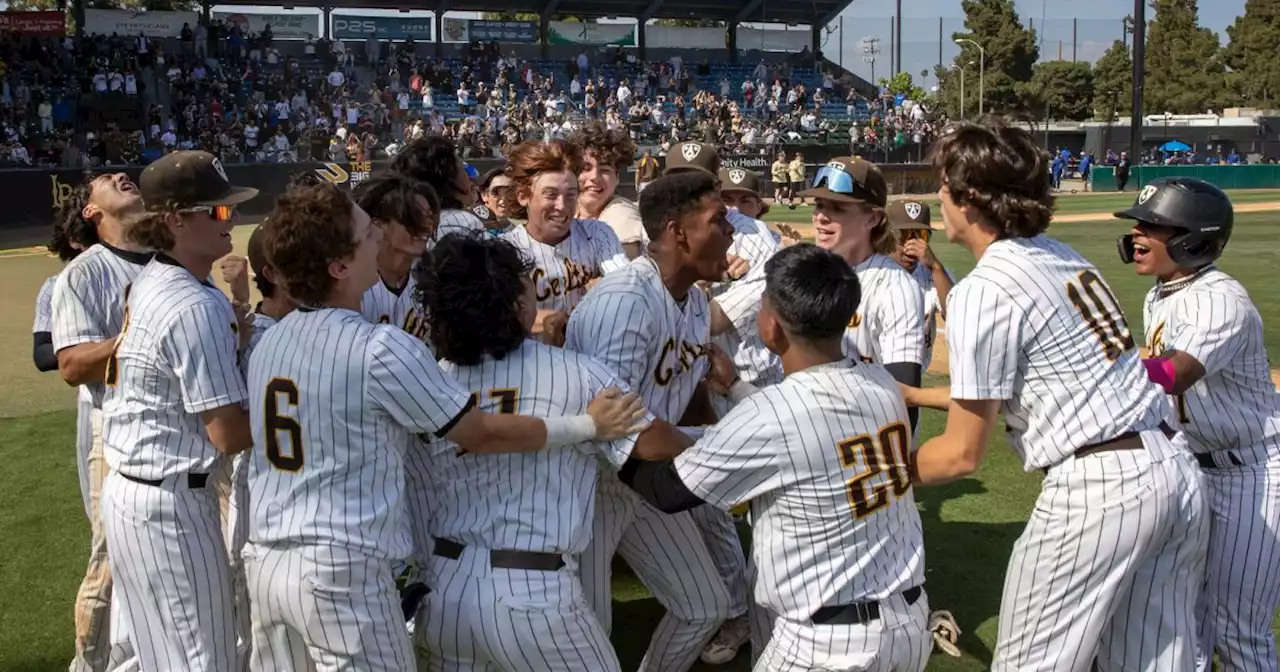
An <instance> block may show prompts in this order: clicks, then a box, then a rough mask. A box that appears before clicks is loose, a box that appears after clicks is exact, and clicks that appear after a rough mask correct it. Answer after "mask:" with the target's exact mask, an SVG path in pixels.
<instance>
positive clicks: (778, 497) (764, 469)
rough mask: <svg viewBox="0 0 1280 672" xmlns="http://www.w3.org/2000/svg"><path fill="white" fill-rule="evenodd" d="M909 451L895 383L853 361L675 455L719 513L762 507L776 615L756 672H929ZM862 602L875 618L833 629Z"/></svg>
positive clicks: (764, 560)
mask: <svg viewBox="0 0 1280 672" xmlns="http://www.w3.org/2000/svg"><path fill="white" fill-rule="evenodd" d="M911 451H912V445H911V433H910V431H909V429H908V417H907V408H906V406H905V405H904V404H903V401H902V395H901V394H900V393H899V392H898V387H897V382H896V381H895V380H894V379H893V377H892V376H890V375H889V373H888V372H887V371H885V370H884V369H883V368H882V367H880V366H879V365H876V364H859V363H857V362H854V361H852V360H845V361H842V362H835V363H832V364H826V365H823V366H816V367H813V368H810V369H806V370H804V371H800V372H797V373H794V374H792V375H790V376H788V377H787V378H786V379H785V380H783V381H782V382H780V383H778V384H776V385H773V386H771V387H768V388H765V389H763V390H761V391H760V392H758V393H756V394H754V395H752V396H751V397H748V398H747V399H745V400H744V401H743V402H742V403H740V404H738V406H736V407H735V408H734V409H733V410H732V411H730V412H729V414H728V415H727V416H725V417H724V419H723V420H721V421H720V422H719V423H718V424H717V425H715V426H714V427H711V428H710V429H708V430H707V432H706V433H705V434H704V435H703V436H702V438H701V439H699V440H698V442H697V444H695V445H694V446H693V447H692V448H690V449H689V450H687V451H685V452H684V453H683V454H681V455H680V456H679V457H678V458H676V460H675V466H676V470H677V472H678V473H679V474H680V479H681V481H683V482H684V484H685V486H686V487H687V488H689V491H690V492H691V493H693V494H694V495H696V496H697V497H698V498H700V499H702V500H704V501H705V502H707V504H708V505H710V506H714V507H718V508H720V509H728V508H731V507H733V506H736V505H738V504H742V503H744V502H750V503H751V510H752V518H753V520H754V525H753V527H752V530H753V532H754V538H753V540H752V549H753V564H754V566H755V568H756V571H757V575H756V581H755V599H756V602H758V603H759V604H760V605H761V606H763V607H764V608H765V609H767V610H768V612H769V614H770V615H771V616H773V617H774V618H775V619H776V620H775V621H774V625H773V633H772V637H770V639H769V644H768V646H767V647H765V649H764V651H763V653H762V654H761V656H760V660H759V662H758V663H757V665H756V669H757V670H760V671H761V672H764V671H766V670H767V671H769V672H776V671H781V670H851V669H857V670H872V669H874V670H916V671H919V670H923V669H924V665H925V662H926V661H927V660H928V655H929V651H930V649H931V648H932V646H933V640H932V638H931V637H930V635H929V634H928V632H927V629H928V621H929V607H928V601H927V600H926V599H925V597H924V595H923V591H922V590H920V586H922V585H923V584H924V540H923V532H922V528H921V524H920V514H919V513H918V512H917V511H916V507H915V501H914V497H913V493H912V490H911V478H910V476H909V474H908V471H907V465H908V463H909V461H910V455H911ZM858 603H864V605H865V603H878V605H877V607H876V609H878V611H879V615H878V617H877V618H875V619H865V621H864V622H862V623H846V624H841V625H836V624H832V623H829V622H827V621H828V620H829V619H828V618H827V617H826V616H825V613H830V612H833V611H836V610H837V609H838V608H839V607H840V606H848V605H854V604H858ZM824 608H825V613H824V611H821V610H824Z"/></svg>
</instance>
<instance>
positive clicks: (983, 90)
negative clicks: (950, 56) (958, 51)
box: [956, 37, 987, 116]
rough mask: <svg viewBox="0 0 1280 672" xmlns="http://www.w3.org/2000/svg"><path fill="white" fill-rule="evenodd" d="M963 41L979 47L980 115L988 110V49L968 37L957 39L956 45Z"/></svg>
mask: <svg viewBox="0 0 1280 672" xmlns="http://www.w3.org/2000/svg"><path fill="white" fill-rule="evenodd" d="M962 42H968V43H969V44H972V45H973V46H975V47H977V48H978V116H982V115H983V114H985V113H986V111H987V109H986V107H987V106H986V98H987V82H986V77H987V50H986V49H983V48H982V45H981V44H978V43H977V42H974V41H973V40H971V39H969V38H967V37H962V38H960V39H958V40H956V46H959V45H960V43H962Z"/></svg>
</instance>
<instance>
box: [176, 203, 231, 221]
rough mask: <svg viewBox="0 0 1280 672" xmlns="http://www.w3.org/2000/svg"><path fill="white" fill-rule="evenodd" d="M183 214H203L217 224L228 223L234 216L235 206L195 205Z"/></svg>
mask: <svg viewBox="0 0 1280 672" xmlns="http://www.w3.org/2000/svg"><path fill="white" fill-rule="evenodd" d="M183 212H204V213H208V215H209V217H211V218H213V219H214V220H215V221H218V222H229V221H231V218H232V217H235V215H236V206H234V205H197V206H195V207H191V208H187V209H185V210H183Z"/></svg>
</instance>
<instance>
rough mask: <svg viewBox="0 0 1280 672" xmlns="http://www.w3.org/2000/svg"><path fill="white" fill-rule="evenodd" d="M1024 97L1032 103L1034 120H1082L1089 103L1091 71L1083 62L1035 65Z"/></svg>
mask: <svg viewBox="0 0 1280 672" xmlns="http://www.w3.org/2000/svg"><path fill="white" fill-rule="evenodd" d="M1034 71H1035V73H1034V74H1033V75H1032V76H1031V82H1030V83H1029V84H1028V85H1027V86H1026V87H1025V91H1024V97H1025V98H1026V99H1027V100H1034V101H1035V102H1036V106H1035V109H1036V111H1037V112H1038V114H1037V117H1039V118H1042V119H1069V120H1071V121H1084V120H1085V119H1088V118H1089V116H1090V109H1089V108H1090V106H1091V105H1092V104H1093V68H1092V67H1090V66H1089V64H1088V63H1086V62H1072V61H1046V62H1044V63H1036V65H1035V68H1034Z"/></svg>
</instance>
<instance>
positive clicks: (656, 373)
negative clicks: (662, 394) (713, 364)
mask: <svg viewBox="0 0 1280 672" xmlns="http://www.w3.org/2000/svg"><path fill="white" fill-rule="evenodd" d="M710 353H711V345H710V344H708V343H701V344H698V343H686V342H684V341H677V340H676V339H674V338H668V339H667V342H666V343H663V344H662V353H661V354H660V355H658V365H657V366H656V367H654V369H653V382H655V383H657V384H658V386H659V387H666V386H667V385H669V384H670V383H671V381H672V379H674V378H675V377H676V376H678V375H680V374H682V373H684V372H686V371H690V370H692V369H693V365H694V364H695V363H696V362H697V361H698V358H699V357H706V356H708V355H709V354H710ZM671 355H674V356H675V357H674V361H668V359H669V358H670V356H671Z"/></svg>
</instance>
